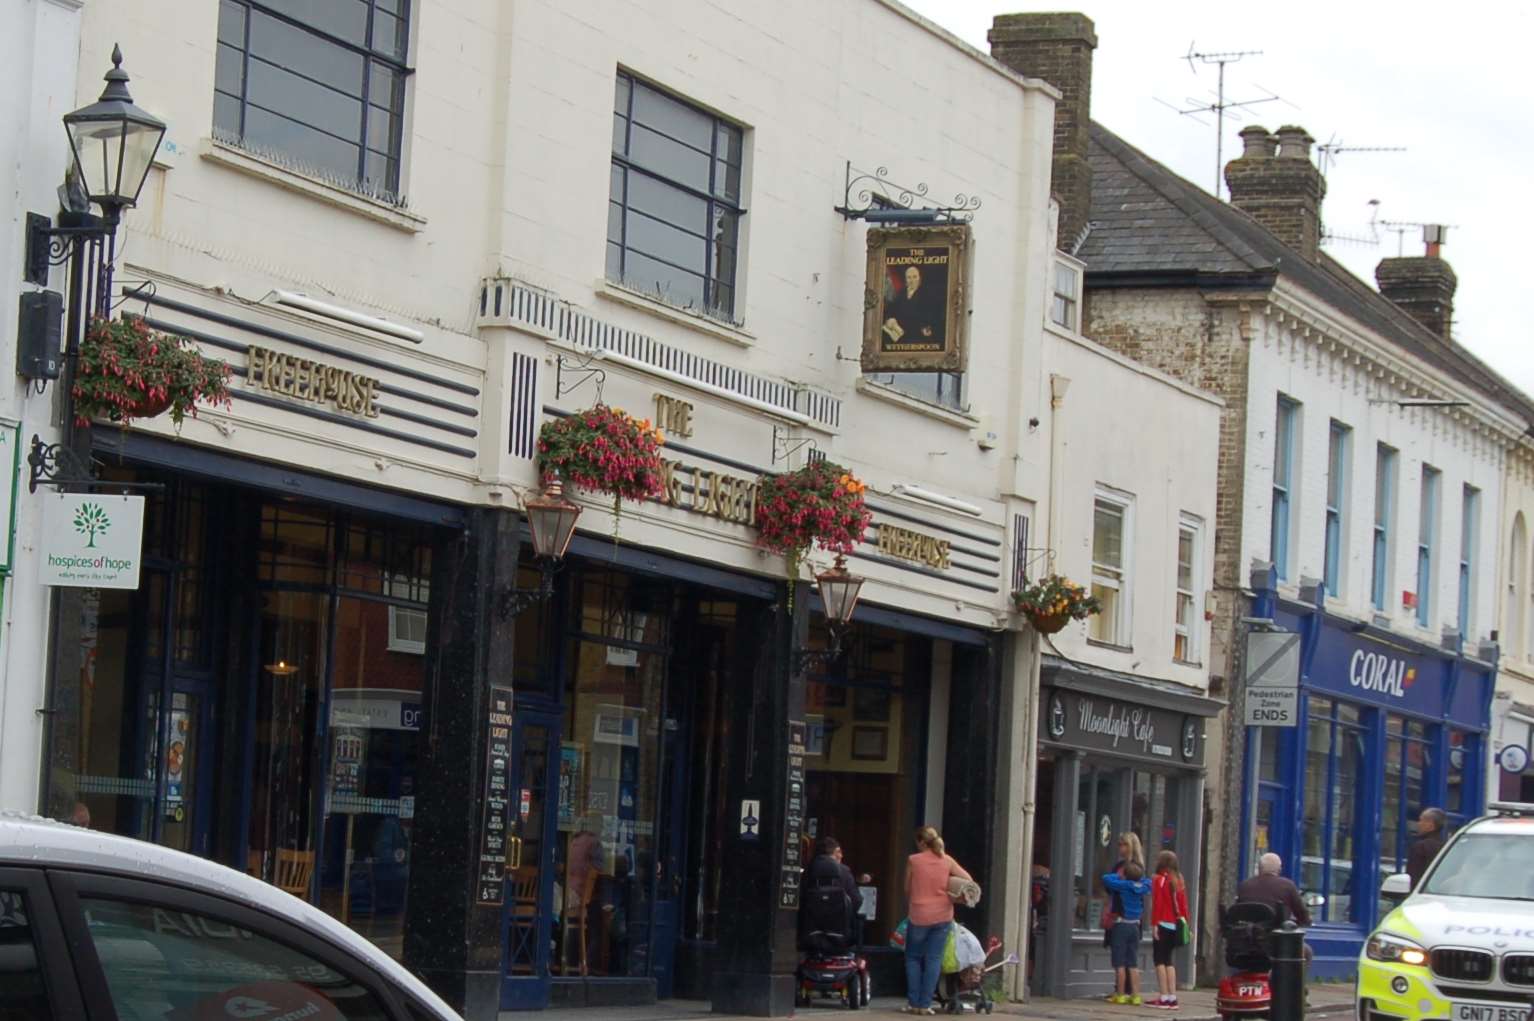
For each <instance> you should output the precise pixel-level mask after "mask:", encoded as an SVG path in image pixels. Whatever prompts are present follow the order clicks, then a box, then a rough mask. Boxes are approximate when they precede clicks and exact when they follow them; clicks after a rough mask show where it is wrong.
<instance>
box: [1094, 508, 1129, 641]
mask: <svg viewBox="0 0 1534 1021" xmlns="http://www.w3.org/2000/svg"><path fill="white" fill-rule="evenodd" d="M1130 510H1131V499H1130V497H1129V496H1127V495H1126V494H1119V493H1108V492H1105V491H1101V490H1099V492H1098V495H1097V498H1096V500H1095V501H1094V502H1093V504H1092V594H1093V595H1094V596H1096V597H1097V598H1098V600H1099V601H1100V602H1101V603H1102V612H1101V613H1097V614H1094V615H1093V616H1092V617H1090V618H1088V625H1087V637H1089V638H1091V639H1093V640H1094V641H1098V642H1103V643H1106V644H1108V645H1128V644H1129V636H1130V625H1129V612H1130V592H1131V589H1130V586H1129V562H1130V555H1129V548H1128V546H1127V542H1128V536H1129V534H1130V526H1129V516H1130Z"/></svg>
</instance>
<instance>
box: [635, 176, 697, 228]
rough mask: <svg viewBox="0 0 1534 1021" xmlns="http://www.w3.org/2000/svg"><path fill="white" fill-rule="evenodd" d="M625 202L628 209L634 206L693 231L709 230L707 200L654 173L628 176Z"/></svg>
mask: <svg viewBox="0 0 1534 1021" xmlns="http://www.w3.org/2000/svg"><path fill="white" fill-rule="evenodd" d="M628 204H629V208H630V209H637V210H639V211H640V212H642V213H647V214H649V215H650V216H653V217H655V218H656V219H658V220H665V221H666V222H667V223H671V224H675V225H676V226H678V227H681V228H682V229H684V230H689V231H692V232H693V233H694V234H699V235H701V234H705V233H707V231H708V203H707V202H705V201H704V200H703V199H700V198H696V197H694V196H692V195H689V194H687V193H686V192H685V191H682V190H681V189H680V188H673V187H672V186H671V185H669V184H666V183H664V182H662V181H657V180H656V179H655V178H653V177H648V176H646V175H644V174H638V173H636V174H633V175H631V176H630V179H629V198H628ZM631 243H632V242H631Z"/></svg>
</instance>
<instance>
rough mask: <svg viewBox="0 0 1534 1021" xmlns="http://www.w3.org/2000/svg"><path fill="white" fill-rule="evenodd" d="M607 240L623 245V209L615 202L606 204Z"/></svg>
mask: <svg viewBox="0 0 1534 1021" xmlns="http://www.w3.org/2000/svg"><path fill="white" fill-rule="evenodd" d="M607 240H609V241H616V242H618V243H619V244H622V243H623V207H622V206H620V205H619V204H618V203H616V202H609V203H607Z"/></svg>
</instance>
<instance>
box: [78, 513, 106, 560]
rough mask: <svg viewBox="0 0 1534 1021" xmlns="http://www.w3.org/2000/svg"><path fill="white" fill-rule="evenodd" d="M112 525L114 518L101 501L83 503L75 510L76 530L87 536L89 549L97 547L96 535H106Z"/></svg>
mask: <svg viewBox="0 0 1534 1021" xmlns="http://www.w3.org/2000/svg"><path fill="white" fill-rule="evenodd" d="M111 527H112V519H111V518H109V517H107V512H106V511H105V510H104V509H103V508H102V506H101V504H99V503H82V504H81V505H80V509H79V510H77V511H75V531H77V532H79V533H80V534H81V535H83V536H85V537H86V540H87V541H86V543H85V546H86V548H87V549H95V548H96V536H98V535H105V534H106V531H107V529H109V528H111Z"/></svg>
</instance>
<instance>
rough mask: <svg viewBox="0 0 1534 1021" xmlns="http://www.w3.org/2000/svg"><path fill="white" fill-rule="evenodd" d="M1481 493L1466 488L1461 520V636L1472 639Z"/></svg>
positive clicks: (1474, 489)
mask: <svg viewBox="0 0 1534 1021" xmlns="http://www.w3.org/2000/svg"><path fill="white" fill-rule="evenodd" d="M1480 517H1481V491H1480V490H1479V489H1477V488H1475V487H1474V486H1466V487H1465V492H1464V496H1463V499H1462V502H1461V513H1460V519H1459V634H1460V637H1461V638H1466V639H1468V638H1469V637H1470V625H1471V623H1472V621H1473V619H1474V613H1473V611H1474V609H1475V577H1474V575H1475V547H1476V540H1477V538H1478V533H1479V532H1480Z"/></svg>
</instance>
